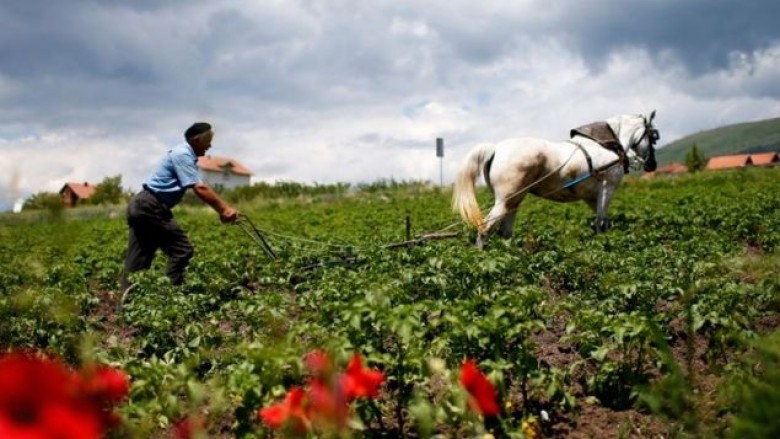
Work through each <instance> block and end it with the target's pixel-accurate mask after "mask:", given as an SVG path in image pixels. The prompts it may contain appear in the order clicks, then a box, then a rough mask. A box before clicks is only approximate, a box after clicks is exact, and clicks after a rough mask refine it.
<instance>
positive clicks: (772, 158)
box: [750, 152, 780, 166]
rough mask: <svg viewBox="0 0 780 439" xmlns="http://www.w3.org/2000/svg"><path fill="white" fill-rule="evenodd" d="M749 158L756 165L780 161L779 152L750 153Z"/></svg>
mask: <svg viewBox="0 0 780 439" xmlns="http://www.w3.org/2000/svg"><path fill="white" fill-rule="evenodd" d="M750 159H751V160H753V164H754V165H756V166H761V165H771V164H775V163H780V154H778V153H776V152H764V153H761V154H751V155H750Z"/></svg>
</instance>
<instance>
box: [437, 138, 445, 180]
mask: <svg viewBox="0 0 780 439" xmlns="http://www.w3.org/2000/svg"><path fill="white" fill-rule="evenodd" d="M436 157H438V158H439V186H444V139H442V138H441V137H437V138H436Z"/></svg>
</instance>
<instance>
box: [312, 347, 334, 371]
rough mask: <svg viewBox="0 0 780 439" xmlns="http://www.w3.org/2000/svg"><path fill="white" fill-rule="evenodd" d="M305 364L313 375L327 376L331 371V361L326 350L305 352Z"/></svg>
mask: <svg viewBox="0 0 780 439" xmlns="http://www.w3.org/2000/svg"><path fill="white" fill-rule="evenodd" d="M305 361H306V366H307V367H308V368H309V372H310V373H311V375H312V376H314V377H319V378H323V377H328V376H330V375H331V374H332V373H333V362H332V361H331V359H330V356H329V355H328V353H327V352H325V351H323V350H319V349H317V350H314V351H311V352H309V353H308V354H306V357H305Z"/></svg>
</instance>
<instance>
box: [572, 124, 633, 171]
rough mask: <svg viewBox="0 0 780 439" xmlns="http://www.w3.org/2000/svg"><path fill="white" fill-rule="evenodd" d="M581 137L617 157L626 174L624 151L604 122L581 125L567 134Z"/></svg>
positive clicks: (610, 128)
mask: <svg viewBox="0 0 780 439" xmlns="http://www.w3.org/2000/svg"><path fill="white" fill-rule="evenodd" d="M574 136H582V137H586V138H588V139H590V140H592V141H594V142H596V143H598V144H599V145H601V146H602V147H604V148H606V149H608V150H610V151H612V152H614V153H615V154H617V155H618V157H619V161H620V162H622V163H623V171H624V172H625V173H626V174H628V160H626V151H625V149H623V145H621V144H620V140H619V139H618V137H617V135H615V132H614V131H612V127H611V126H609V124H608V123H606V122H593V123H590V124H587V125H583V126H581V127H578V128H573V129H572V130H571V131H570V132H569V137H574Z"/></svg>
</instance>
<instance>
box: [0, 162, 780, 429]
mask: <svg viewBox="0 0 780 439" xmlns="http://www.w3.org/2000/svg"><path fill="white" fill-rule="evenodd" d="M779 188H780V168H775V169H751V170H747V171H739V172H737V171H734V172H720V173H715V172H713V173H701V174H695V175H686V176H680V177H675V178H656V179H654V180H647V181H646V180H639V179H636V178H634V179H631V180H629V181H626V182H624V184H623V185H622V186H621V187H619V188H618V192H617V195H616V197H615V199H614V201H613V203H612V206H611V208H610V212H609V213H610V217H611V220H612V228H611V229H610V230H609V231H608V232H607V233H604V234H599V235H596V234H594V233H593V231H592V229H591V223H592V220H593V213H592V211H591V210H590V209H589V208H588V207H587V206H586V205H584V204H582V203H576V204H556V203H552V202H549V201H544V200H539V199H535V198H532V197H529V198H528V199H526V201H525V202H524V204H523V205H522V206H521V211H520V213H519V215H518V221H517V224H516V227H515V234H514V237H513V238H511V239H509V240H506V241H505V240H502V239H500V238H498V237H492V238H491V239H490V241H489V242H488V247H487V249H486V250H484V251H479V250H477V249H476V248H474V246H473V245H472V243H473V238H474V231H472V230H469V229H467V228H466V227H465V226H464V225H463V224H462V223H460V222H459V218H457V217H456V216H455V214H453V213H452V211H451V209H450V191H449V189H448V188H443V189H442V188H436V187H428V186H425V185H422V184H411V183H410V184H399V185H392V186H388V187H387V188H384V189H381V188H380V189H377V190H372V191H356V192H352V193H345V194H343V195H338V196H332V195H317V194H312V195H308V196H307V195H299V196H296V197H279V198H274V199H255V200H252V201H245V202H241V203H239V204H238V205H237V207H238V209H239V211H241V212H242V213H244V214H246V215H247V216H248V217H249V218H251V219H252V221H253V222H254V223H255V224H256V225H257V226H258V228H259V229H261V230H263V231H264V232H266V233H265V236H266V238H267V239H268V241H269V243H270V244H271V246H272V248H273V249H274V251H275V252H276V253H277V254H278V256H279V257H278V259H276V260H270V259H269V258H268V257H267V256H266V255H265V253H264V252H263V251H262V249H261V248H260V247H259V246H258V245H257V244H256V243H255V241H253V240H252V239H251V238H250V237H249V236H248V235H247V234H245V233H244V231H243V230H242V229H241V228H239V227H238V226H234V225H230V226H225V225H222V224H220V223H219V221H218V218H217V215H216V214H215V213H214V212H213V211H211V210H210V209H208V208H206V207H202V208H201V207H192V206H185V207H180V208H177V209H176V210H175V215H176V218H177V221H178V222H179V223H180V224H181V225H182V227H183V228H184V229H185V231H187V233H188V235H189V237H190V239H191V240H192V241H193V244H194V245H195V257H194V259H193V260H192V263H191V265H190V267H189V269H188V272H187V276H188V277H187V281H186V283H185V285H183V286H179V287H174V286H171V285H170V284H169V283H168V280H167V278H166V277H165V276H164V264H165V257H164V256H163V255H162V254H159V255H158V258H157V259H156V261H155V265H154V267H153V268H152V270H148V271H144V272H139V273H136V274H134V275H133V277H132V280H133V281H134V282H135V285H134V286H133V288H132V289H131V290H130V291H129V293H128V294H127V295H125V296H123V295H121V294H119V293H118V291H117V289H118V285H117V280H118V278H119V275H120V272H121V265H122V261H123V252H124V248H125V245H126V239H127V227H126V225H125V222H124V217H123V215H124V213H123V207H122V206H119V207H115V208H106V209H105V210H101V211H87V210H84V211H83V212H85V213H84V214H81V215H79V214H78V213H77V211H79V209H74V210H73V211H72V212H70V211H69V212H64V213H63V214H61V215H55V216H53V217H48V216H47V215H44V213H43V212H40V213H30V214H22V215H18V216H11V215H6V216H2V217H0V353H2V352H6V351H9V350H19V349H27V350H35V351H40V352H46V353H48V354H50V355H56V356H57V357H58V358H61V359H62V361H64V362H66V363H67V364H69V365H72V366H73V367H78V366H80V365H82V364H86V363H90V362H99V363H102V364H107V365H110V366H113V367H116V368H119V369H121V370H123V371H124V372H125V373H126V374H127V375H128V376H129V378H130V388H129V391H128V393H127V395H126V397H125V399H124V400H123V402H122V403H121V404H119V405H118V406H117V409H116V410H117V413H118V414H119V416H120V417H121V422H120V425H118V426H117V427H116V428H115V429H114V430H113V431H112V433H111V436H110V437H119V438H125V437H132V438H148V437H155V438H166V437H171V434H182V433H180V431H181V429H180V427H181V425H182V424H181V423H182V422H189V423H190V424H191V425H192V426H193V427H192V428H193V429H195V430H198V431H199V433H198V434H197V435H194V436H192V437H208V438H229V437H239V438H260V437H286V436H295V437H355V438H358V437H373V438H397V437H410V438H417V437H424V438H429V437H442V438H445V437H466V438H472V437H480V438H483V437H490V436H486V435H488V434H492V435H493V437H496V438H500V437H512V438H523V437H525V438H540V437H548V438H591V437H593V438H659V437H662V438H665V437H731V438H749V437H751V438H752V437H780V421H778V420H780V332H779V331H778V326H779V324H780V314H779V313H778V312H779V311H780V296H779V293H778V292H779V291H780V275H779V274H778V273H780V255H779V254H778V247H779V245H780V190H778V189H779ZM490 201H491V198H490V196H489V194H488V193H487V192H486V191H484V190H483V192H481V193H480V202H481V203H480V204H481V205H482V206H483V207H488V206H489V204H490ZM87 213H88V214H87ZM407 215H408V218H409V220H410V223H411V236H412V237H414V236H418V235H420V234H423V233H427V232H435V231H442V230H445V229H446V231H448V232H460V233H459V235H458V236H457V237H454V238H449V239H441V240H430V241H426V242H424V243H421V244H419V245H412V246H402V247H398V248H392V249H388V248H385V246H386V245H387V244H391V243H398V242H402V241H405V240H406V239H407V231H406V218H407ZM312 352H314V353H318V355H321V356H322V357H327V358H328V359H330V362H332V365H331V366H329V367H332V368H333V369H336V370H344V369H345V368H347V367H348V366H347V364H348V362H349V361H350V359H351V358H354V357H353V356H354V355H355V354H359V356H360V358H362V362H363V366H364V367H365V369H366V370H368V371H371V372H381V377H382V382H381V385H380V386H379V387H378V389H376V392H371V391H370V389H369V391H367V393H368V394H369V395H368V396H369V397H362V398H355V399H354V400H353V401H350V403H349V405H348V406H347V407H346V408H345V410H346V413H344V414H340V415H339V416H342V418H343V422H338V423H336V424H330V425H328V424H327V423H318V422H316V421H317V419H316V418H312V417H311V416H310V412H305V413H304V415H303V417H306V418H307V419H308V421H310V422H306V423H302V424H296V425H291V423H288V424H286V425H284V426H281V428H275V426H273V425H271V424H269V423H268V422H264V421H263V420H262V419H261V417H260V416H259V415H258V413H259V411H260V410H261V409H262V408H269V407H277V408H278V407H281V406H280V405H278V404H281V403H282V401H289V399H288V400H285V398H286V395H287V396H289V395H290V394H291V393H292V389H295V388H304V389H306V388H309V387H311V386H312V385H313V384H315V383H316V382H317V379H316V377H313V376H312V374H313V371H312V362H311V359H312V354H311V353H312ZM467 361H468V363H469V364H473V365H476V366H477V368H478V372H479V375H480V376H482V374H484V376H485V377H487V379H488V380H489V383H490V384H491V385H492V387H493V388H494V389H495V395H494V396H495V400H496V401H497V404H498V408H497V413H495V414H492V413H487V412H486V411H485V408H484V406H481V405H479V404H476V403H475V392H474V391H473V389H471V388H469V387H468V386H464V384H463V374H464V372H463V370H464V366H463V365H464V362H467ZM314 369H316V367H315V368H314ZM315 372H316V371H315ZM374 376H375V375H374ZM311 395H312V394H310V396H309V400H308V401H309V403H308V404H310V406H309V407H312V406H314V405H315V403H316V400H315V398H314V397H313V396H311ZM291 416H292V415H291ZM293 424H294V423H293ZM277 427H278V426H277ZM175 432H179V433H175ZM198 435H199V436H198Z"/></svg>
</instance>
